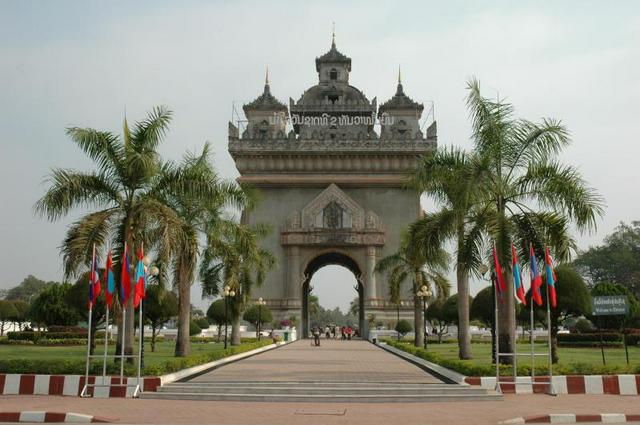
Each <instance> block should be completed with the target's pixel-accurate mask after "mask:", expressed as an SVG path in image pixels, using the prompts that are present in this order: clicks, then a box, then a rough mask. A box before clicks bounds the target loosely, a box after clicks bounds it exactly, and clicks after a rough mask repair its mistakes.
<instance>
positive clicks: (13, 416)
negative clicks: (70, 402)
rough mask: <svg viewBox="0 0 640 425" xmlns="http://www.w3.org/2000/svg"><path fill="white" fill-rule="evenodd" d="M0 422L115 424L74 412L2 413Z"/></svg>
mask: <svg viewBox="0 0 640 425" xmlns="http://www.w3.org/2000/svg"><path fill="white" fill-rule="evenodd" d="M0 422H13V423H16V422H18V423H19V422H30V423H34V422H35V423H45V422H49V423H52V422H56V423H83V424H88V423H94V422H103V423H104V422H113V420H110V419H106V418H100V417H98V416H91V415H83V414H82V413H72V412H66V413H61V412H44V411H23V412H0Z"/></svg>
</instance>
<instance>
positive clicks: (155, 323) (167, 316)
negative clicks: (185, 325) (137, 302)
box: [142, 285, 178, 352]
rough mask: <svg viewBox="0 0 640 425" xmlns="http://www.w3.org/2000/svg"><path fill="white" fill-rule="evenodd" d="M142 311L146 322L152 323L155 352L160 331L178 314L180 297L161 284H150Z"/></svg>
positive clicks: (153, 348)
mask: <svg viewBox="0 0 640 425" xmlns="http://www.w3.org/2000/svg"><path fill="white" fill-rule="evenodd" d="M142 311H143V314H144V320H145V322H146V323H149V325H151V352H154V351H156V337H157V335H158V332H159V331H160V329H161V328H162V326H163V325H164V324H165V323H167V322H168V321H169V320H171V319H172V318H174V317H175V316H176V315H177V314H178V297H176V294H174V293H173V292H171V291H167V290H165V289H164V288H163V287H162V286H160V285H149V286H148V287H147V291H146V294H145V299H144V308H143V309H142Z"/></svg>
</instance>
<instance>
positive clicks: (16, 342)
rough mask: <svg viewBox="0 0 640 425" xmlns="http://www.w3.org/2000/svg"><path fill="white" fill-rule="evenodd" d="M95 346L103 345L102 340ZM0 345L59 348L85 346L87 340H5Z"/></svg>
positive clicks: (96, 342) (97, 340) (0, 341)
mask: <svg viewBox="0 0 640 425" xmlns="http://www.w3.org/2000/svg"><path fill="white" fill-rule="evenodd" d="M95 344H96V346H100V345H103V344H104V339H96V340H95ZM0 345H31V346H47V347H56V346H57V347H60V346H69V345H76V346H77V345H84V346H86V345H87V338H63V339H49V338H41V339H38V340H35V341H27V340H21V339H18V340H15V339H7V340H0Z"/></svg>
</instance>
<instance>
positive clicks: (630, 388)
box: [465, 375, 640, 396]
mask: <svg viewBox="0 0 640 425" xmlns="http://www.w3.org/2000/svg"><path fill="white" fill-rule="evenodd" d="M465 381H466V382H467V384H469V385H479V386H481V387H482V388H486V389H492V388H495V386H496V377H495V376H482V377H467V378H466V379H465ZM535 382H540V383H548V382H549V377H548V376H536V377H535ZM500 388H501V389H502V392H503V393H505V394H514V393H515V394H532V393H544V392H546V391H547V389H548V385H540V384H537V385H533V384H532V381H531V377H530V376H518V385H514V384H513V377H512V376H503V377H501V378H500ZM553 388H554V390H555V392H556V393H557V394H612V395H631V396H634V395H638V394H640V375H557V376H554V377H553Z"/></svg>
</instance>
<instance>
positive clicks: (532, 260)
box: [529, 244, 542, 306]
mask: <svg viewBox="0 0 640 425" xmlns="http://www.w3.org/2000/svg"><path fill="white" fill-rule="evenodd" d="M529 264H530V265H531V298H532V299H533V301H535V302H536V304H538V305H539V306H540V305H542V293H541V292H540V287H541V286H542V276H540V272H539V271H538V260H536V253H535V252H534V251H533V244H531V245H529Z"/></svg>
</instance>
